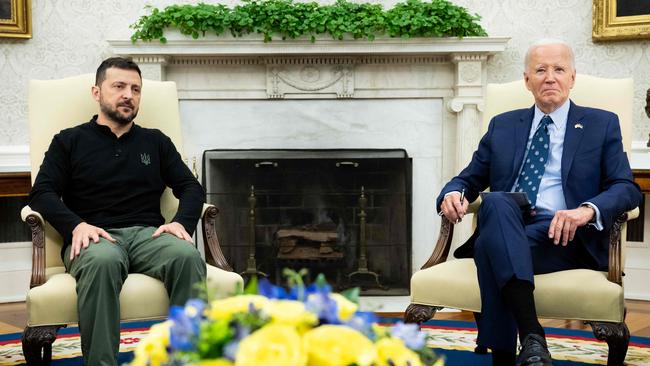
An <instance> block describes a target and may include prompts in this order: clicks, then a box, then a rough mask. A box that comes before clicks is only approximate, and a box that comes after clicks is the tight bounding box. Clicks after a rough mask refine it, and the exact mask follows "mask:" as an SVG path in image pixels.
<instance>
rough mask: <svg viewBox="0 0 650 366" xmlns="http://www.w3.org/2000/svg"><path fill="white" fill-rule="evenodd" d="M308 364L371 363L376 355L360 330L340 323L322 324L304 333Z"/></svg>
mask: <svg viewBox="0 0 650 366" xmlns="http://www.w3.org/2000/svg"><path fill="white" fill-rule="evenodd" d="M304 342H305V348H306V350H307V355H308V356H309V362H308V365H309V366H347V365H350V364H353V363H356V364H357V365H359V366H368V365H371V364H372V363H373V362H374V361H375V358H376V356H377V354H376V351H375V347H374V346H373V344H372V342H371V341H370V340H369V339H368V338H366V336H364V335H363V334H362V333H361V332H358V331H356V330H354V329H352V328H349V327H346V326H342V325H322V326H320V327H318V328H314V329H312V330H310V331H308V332H307V333H305V335H304Z"/></svg>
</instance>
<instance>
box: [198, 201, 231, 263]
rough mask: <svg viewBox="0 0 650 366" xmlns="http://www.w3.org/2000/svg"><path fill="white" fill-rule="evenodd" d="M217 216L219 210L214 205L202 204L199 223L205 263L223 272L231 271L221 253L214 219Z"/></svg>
mask: <svg viewBox="0 0 650 366" xmlns="http://www.w3.org/2000/svg"><path fill="white" fill-rule="evenodd" d="M218 214H219V209H217V208H216V207H215V206H214V205H210V204H207V203H205V204H203V212H202V213H201V222H202V223H203V225H202V227H203V245H204V249H205V259H206V261H207V262H208V263H209V264H211V265H213V266H215V267H219V268H221V269H223V270H225V271H232V267H231V266H230V265H229V264H228V261H227V260H226V257H224V255H223V252H222V251H221V245H220V244H219V238H218V237H217V228H216V218H217V215H218Z"/></svg>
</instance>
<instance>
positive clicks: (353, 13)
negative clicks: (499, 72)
mask: <svg viewBox="0 0 650 366" xmlns="http://www.w3.org/2000/svg"><path fill="white" fill-rule="evenodd" d="M147 8H149V9H151V14H150V15H145V16H142V17H140V19H139V20H138V21H137V22H136V23H134V24H132V25H131V28H132V29H134V30H135V32H134V33H133V35H132V36H131V41H133V42H134V43H135V42H137V41H138V40H143V41H151V40H154V39H158V40H159V41H160V42H162V43H165V42H167V39H166V38H165V36H164V31H165V29H166V28H177V29H178V30H179V31H180V32H181V34H184V35H187V36H191V37H192V38H194V39H197V38H199V37H200V36H205V35H206V34H207V33H214V34H217V35H220V34H223V33H225V32H226V30H228V31H230V33H231V34H232V35H233V36H234V37H239V36H242V35H244V34H249V33H257V34H262V35H264V41H265V42H269V41H271V36H272V35H280V36H282V39H283V40H285V39H287V38H291V39H294V38H298V37H301V36H310V37H311V41H312V42H314V41H315V40H316V37H315V36H316V35H318V34H326V33H329V34H330V35H331V36H332V38H334V39H338V40H342V39H343V38H344V36H345V35H346V34H349V35H351V36H352V37H354V38H355V39H359V38H366V39H368V40H371V41H372V40H374V39H375V37H376V36H378V35H384V36H389V37H401V38H412V37H468V36H487V33H486V32H485V30H484V29H483V28H482V27H481V26H480V25H479V24H478V21H479V20H480V19H481V18H480V16H479V15H477V14H474V15H471V14H469V13H468V12H467V10H466V9H465V8H462V7H460V6H457V5H454V4H452V3H450V2H449V1H447V0H431V1H424V0H406V2H402V3H398V4H396V5H395V6H394V7H393V8H392V9H390V10H386V11H384V9H383V8H382V6H381V5H380V4H369V3H363V4H358V3H352V2H349V1H347V0H337V2H336V3H335V4H333V5H319V4H318V3H316V2H310V3H294V2H293V1H292V0H244V1H243V4H241V5H238V6H235V7H234V8H233V9H230V8H229V7H227V6H225V5H221V4H203V3H200V4H198V5H170V6H168V7H166V8H165V9H164V10H159V9H158V8H153V7H151V6H147Z"/></svg>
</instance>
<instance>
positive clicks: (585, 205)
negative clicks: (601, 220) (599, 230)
mask: <svg viewBox="0 0 650 366" xmlns="http://www.w3.org/2000/svg"><path fill="white" fill-rule="evenodd" d="M580 207H587V208H590V209H591V210H592V211H593V212H594V217H592V218H591V220H589V222H588V224H595V223H596V209H595V208H593V206H591V205H588V204H586V203H583V204H582V205H580Z"/></svg>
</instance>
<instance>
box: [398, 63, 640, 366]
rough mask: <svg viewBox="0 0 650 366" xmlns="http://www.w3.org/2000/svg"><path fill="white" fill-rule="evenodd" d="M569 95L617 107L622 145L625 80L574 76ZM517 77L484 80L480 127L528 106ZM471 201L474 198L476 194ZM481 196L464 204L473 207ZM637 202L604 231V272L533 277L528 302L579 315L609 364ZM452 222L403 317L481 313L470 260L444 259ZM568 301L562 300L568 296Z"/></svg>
mask: <svg viewBox="0 0 650 366" xmlns="http://www.w3.org/2000/svg"><path fill="white" fill-rule="evenodd" d="M571 99H572V100H573V101H574V102H575V103H576V104H579V105H584V106H590V107H596V108H602V109H606V110H610V111H612V112H615V113H616V114H618V116H619V118H620V123H621V131H622V134H623V146H624V147H625V149H626V151H629V148H630V146H631V141H630V133H631V125H632V101H633V83H632V79H603V78H597V77H593V76H588V75H578V76H577V77H576V82H575V86H574V88H573V90H572V92H571ZM533 102H534V100H533V97H532V95H531V93H530V92H529V91H528V90H527V89H526V87H525V84H524V82H523V81H514V82H510V83H505V84H489V85H488V86H487V93H486V99H485V112H484V119H483V127H482V129H483V131H485V130H487V125H488V123H489V121H490V119H491V118H492V117H493V116H495V115H497V114H499V113H502V112H506V111H509V110H513V109H518V108H527V107H530V106H532V105H533ZM477 201H478V200H477ZM479 204H480V202H474V203H472V204H471V205H470V211H469V212H470V213H475V212H476V211H477V209H478V206H479ZM637 216H638V209H635V210H633V211H631V212H627V213H624V214H623V215H621V216H620V217H619V218H618V220H617V221H616V224H615V225H614V228H613V229H612V231H611V234H610V247H609V271H608V272H598V271H592V270H587V269H576V270H568V271H561V272H555V273H549V274H544V275H537V276H535V294H536V295H538V296H535V306H536V308H537V313H538V315H539V316H540V317H543V318H556V319H574V320H582V321H586V322H588V323H590V324H591V326H592V328H593V331H594V334H595V336H596V338H598V339H600V340H605V341H607V344H608V345H609V357H608V361H607V364H608V365H622V364H623V360H624V359H625V354H626V353H627V347H628V343H629V338H630V334H629V330H628V328H627V326H626V325H625V322H624V321H625V304H624V299H623V278H622V270H623V267H624V263H625V257H624V249H625V238H626V225H625V223H626V221H627V220H630V219H633V218H636V217H637ZM452 236H453V225H452V224H451V223H450V222H449V221H448V220H447V219H446V218H444V217H443V218H442V224H441V228H440V236H439V238H438V242H437V243H436V246H435V248H434V250H433V253H432V255H431V257H430V258H429V260H428V261H427V262H426V264H424V266H422V268H421V270H420V271H417V272H416V273H415V274H413V276H412V277H411V305H409V307H408V308H407V309H406V313H405V321H406V322H418V323H421V322H424V321H426V320H429V319H431V318H432V317H433V316H434V315H435V312H436V311H437V310H439V309H442V308H445V307H448V308H455V309H462V310H467V311H472V312H474V313H480V312H481V298H480V293H479V287H478V280H477V275H476V266H475V264H474V260H473V259H471V258H469V259H453V258H451V259H450V260H447V257H448V255H449V250H450V246H451V242H452ZM569 299H570V301H567V300H569Z"/></svg>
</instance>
